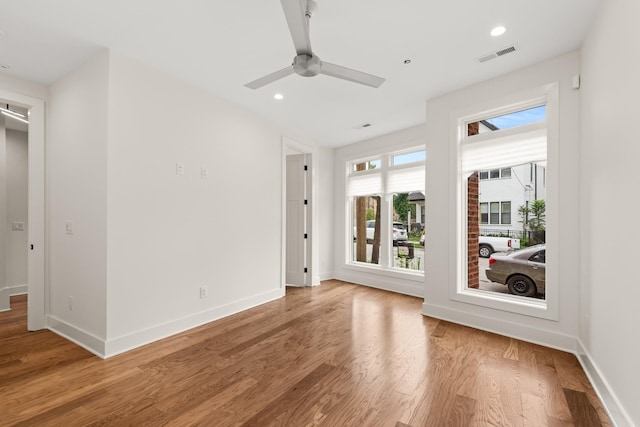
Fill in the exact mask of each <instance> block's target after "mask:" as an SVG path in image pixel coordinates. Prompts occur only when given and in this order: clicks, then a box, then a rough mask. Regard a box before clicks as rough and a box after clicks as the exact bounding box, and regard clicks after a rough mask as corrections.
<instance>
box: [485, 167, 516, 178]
mask: <svg viewBox="0 0 640 427" xmlns="http://www.w3.org/2000/svg"><path fill="white" fill-rule="evenodd" d="M498 178H511V168H505V169H491V170H490V171H480V179H482V180H484V179H498Z"/></svg>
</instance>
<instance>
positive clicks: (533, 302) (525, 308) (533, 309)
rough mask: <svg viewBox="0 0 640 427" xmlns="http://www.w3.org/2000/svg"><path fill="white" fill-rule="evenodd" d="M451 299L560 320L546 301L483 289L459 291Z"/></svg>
mask: <svg viewBox="0 0 640 427" xmlns="http://www.w3.org/2000/svg"><path fill="white" fill-rule="evenodd" d="M451 299H453V300H455V301H460V302H464V303H467V304H474V305H479V306H482V307H489V308H493V309H496V310H502V311H508V312H511V313H517V314H522V315H526V316H531V317H538V318H541V319H548V320H556V321H557V320H558V315H557V313H554V312H553V310H550V309H549V305H548V304H547V301H546V300H538V299H534V298H526V297H519V296H516V295H511V294H502V293H498V292H491V291H483V290H481V289H458V291H457V292H456V293H455V294H454V295H452V296H451Z"/></svg>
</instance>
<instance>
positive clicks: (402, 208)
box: [393, 193, 416, 225]
mask: <svg viewBox="0 0 640 427" xmlns="http://www.w3.org/2000/svg"><path fill="white" fill-rule="evenodd" d="M393 210H394V211H395V213H396V215H398V218H399V219H400V221H402V222H405V221H406V220H407V214H408V213H409V212H411V217H412V218H415V217H416V205H415V204H413V203H411V202H410V201H409V193H398V194H396V195H395V196H394V197H393ZM408 225H410V224H408Z"/></svg>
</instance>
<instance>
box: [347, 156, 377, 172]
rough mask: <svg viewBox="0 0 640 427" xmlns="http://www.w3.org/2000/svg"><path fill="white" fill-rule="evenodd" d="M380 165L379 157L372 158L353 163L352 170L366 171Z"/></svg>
mask: <svg viewBox="0 0 640 427" xmlns="http://www.w3.org/2000/svg"><path fill="white" fill-rule="evenodd" d="M380 165H381V160H380V159H373V160H366V161H362V162H359V163H354V164H353V165H352V167H353V170H352V172H362V171H368V170H372V169H375V168H378V169H379V168H380Z"/></svg>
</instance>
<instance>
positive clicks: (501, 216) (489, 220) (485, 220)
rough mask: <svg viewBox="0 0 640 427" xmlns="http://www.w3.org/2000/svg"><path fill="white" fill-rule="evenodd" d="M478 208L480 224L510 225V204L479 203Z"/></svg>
mask: <svg viewBox="0 0 640 427" xmlns="http://www.w3.org/2000/svg"><path fill="white" fill-rule="evenodd" d="M479 206H480V208H479V212H480V224H507V225H508V224H511V202H489V203H487V202H481V203H480V204H479ZM489 209H490V210H491V212H489Z"/></svg>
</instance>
